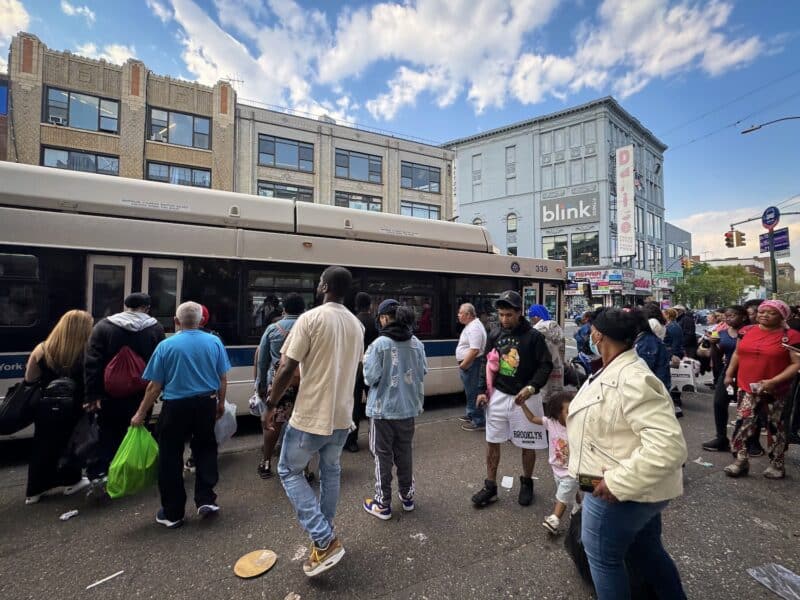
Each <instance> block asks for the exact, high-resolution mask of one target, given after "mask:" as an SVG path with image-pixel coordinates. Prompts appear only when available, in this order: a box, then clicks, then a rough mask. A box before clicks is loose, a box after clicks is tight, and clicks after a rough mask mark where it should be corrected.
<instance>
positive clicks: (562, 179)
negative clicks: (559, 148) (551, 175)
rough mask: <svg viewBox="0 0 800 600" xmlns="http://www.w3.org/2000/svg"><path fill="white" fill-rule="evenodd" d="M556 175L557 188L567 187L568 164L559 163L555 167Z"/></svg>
mask: <svg viewBox="0 0 800 600" xmlns="http://www.w3.org/2000/svg"><path fill="white" fill-rule="evenodd" d="M555 173H556V187H557V188H559V187H564V186H565V185H567V167H566V163H558V164H557V165H556V166H555Z"/></svg>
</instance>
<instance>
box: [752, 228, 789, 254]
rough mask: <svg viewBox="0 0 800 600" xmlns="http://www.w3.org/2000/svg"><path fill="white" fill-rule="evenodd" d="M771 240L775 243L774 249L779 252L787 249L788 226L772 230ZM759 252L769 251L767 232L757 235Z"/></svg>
mask: <svg viewBox="0 0 800 600" xmlns="http://www.w3.org/2000/svg"><path fill="white" fill-rule="evenodd" d="M772 242H773V244H775V251H776V252H780V251H783V250H789V228H788V227H782V228H781V229H775V230H774V231H773V232H772ZM758 246H759V252H769V234H768V233H762V234H761V235H759V236H758Z"/></svg>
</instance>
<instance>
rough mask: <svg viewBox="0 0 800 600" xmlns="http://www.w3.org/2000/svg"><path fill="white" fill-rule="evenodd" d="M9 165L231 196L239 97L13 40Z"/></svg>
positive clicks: (130, 65) (133, 65) (21, 37)
mask: <svg viewBox="0 0 800 600" xmlns="http://www.w3.org/2000/svg"><path fill="white" fill-rule="evenodd" d="M8 79H9V118H8V127H7V129H8V132H7V148H8V149H7V160H10V161H14V162H21V163H27V164H34V165H44V166H50V167H56V168H64V169H72V170H80V171H89V172H97V173H101V174H107V175H118V176H122V177H131V178H136V179H153V180H157V181H164V182H166V183H176V184H183V185H194V186H197V187H211V188H214V189H221V190H233V177H234V169H233V158H234V156H233V153H234V140H235V121H234V111H235V106H236V94H235V92H234V90H233V89H232V88H231V86H230V84H228V83H227V82H218V83H217V84H216V85H215V86H214V87H207V86H202V85H199V84H196V83H190V82H186V81H180V80H176V79H172V78H169V77H162V76H158V75H155V74H153V73H152V72H150V71H149V70H148V69H147V68H146V66H145V65H144V63H142V62H141V61H138V60H134V59H129V60H128V61H127V62H126V63H125V64H124V65H121V66H120V65H114V64H110V63H108V62H106V61H103V60H93V59H89V58H84V57H81V56H77V55H75V54H71V53H69V52H58V51H54V50H51V49H49V48H47V46H45V44H43V43H42V42H41V41H40V40H39V39H38V38H37V37H36V36H34V35H31V34H28V33H20V34H18V35H16V36H14V38H13V39H12V42H11V49H10V52H9V74H8Z"/></svg>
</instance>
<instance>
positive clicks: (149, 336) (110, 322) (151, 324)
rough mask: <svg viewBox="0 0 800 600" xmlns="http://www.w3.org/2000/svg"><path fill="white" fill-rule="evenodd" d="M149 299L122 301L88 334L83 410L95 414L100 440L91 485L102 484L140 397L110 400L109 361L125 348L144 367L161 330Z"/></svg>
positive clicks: (140, 296) (131, 297)
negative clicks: (118, 308) (116, 310)
mask: <svg viewBox="0 0 800 600" xmlns="http://www.w3.org/2000/svg"><path fill="white" fill-rule="evenodd" d="M149 310H150V296H149V295H147V294H144V293H142V292H137V293H134V294H130V295H129V296H128V297H127V298H125V310H124V311H123V312H121V313H117V314H115V315H111V316H110V317H107V318H105V319H103V320H102V321H99V322H98V323H97V324H96V325H95V326H94V329H93V330H92V337H91V338H89V345H88V347H87V349H86V359H85V362H84V379H85V385H86V403H85V404H84V408H85V409H86V410H89V411H99V412H98V419H97V423H98V425H99V426H100V439H99V442H98V449H97V455H96V456H95V457H94V459H93V460H92V461H90V464H89V465H88V466H87V475H88V477H89V479H91V480H92V481H93V482H94V483H95V484H97V483H99V482H102V481H103V478H104V476H105V475H106V474H107V473H108V466H109V464H111V460H112V459H113V458H114V455H115V454H116V453H117V449H118V448H119V445H120V443H121V442H122V438H124V437H125V434H126V433H127V431H128V425H130V422H131V417H133V415H134V414H135V413H136V410H137V409H138V408H139V404H140V403H141V401H142V398H143V397H144V389H142V391H141V392H140V393H136V394H134V395H132V396H130V397H127V398H112V397H110V396H109V395H108V394H107V393H106V389H105V371H106V367H107V366H108V364H109V363H110V362H111V360H112V359H113V358H114V357H115V356H116V355H117V353H118V352H119V351H120V350H122V349H123V348H124V347H125V346H127V347H128V348H130V349H131V350H132V351H133V352H134V353H136V354H137V355H139V357H141V359H142V362H143V363H144V364H147V361H148V360H150V357H151V356H152V355H153V352H154V351H155V349H156V346H158V343H159V342H160V341H161V340H163V339H164V337H165V336H164V328H163V327H162V326H161V324H160V323H159V322H158V321H157V320H156V319H154V318H153V317H151V316H150V315H149V314H148V311H149Z"/></svg>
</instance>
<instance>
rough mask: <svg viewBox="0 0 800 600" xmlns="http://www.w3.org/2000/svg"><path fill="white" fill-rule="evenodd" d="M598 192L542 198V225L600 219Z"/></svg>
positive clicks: (552, 225) (586, 221) (551, 225)
mask: <svg viewBox="0 0 800 600" xmlns="http://www.w3.org/2000/svg"><path fill="white" fill-rule="evenodd" d="M598 202H599V197H598V194H582V195H580V196H567V197H565V198H558V199H557V200H542V201H541V204H540V206H541V212H540V213H539V215H540V218H541V227H561V226H562V225H576V224H580V223H596V222H597V221H599V220H600V216H599V215H598V211H597V205H598Z"/></svg>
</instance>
